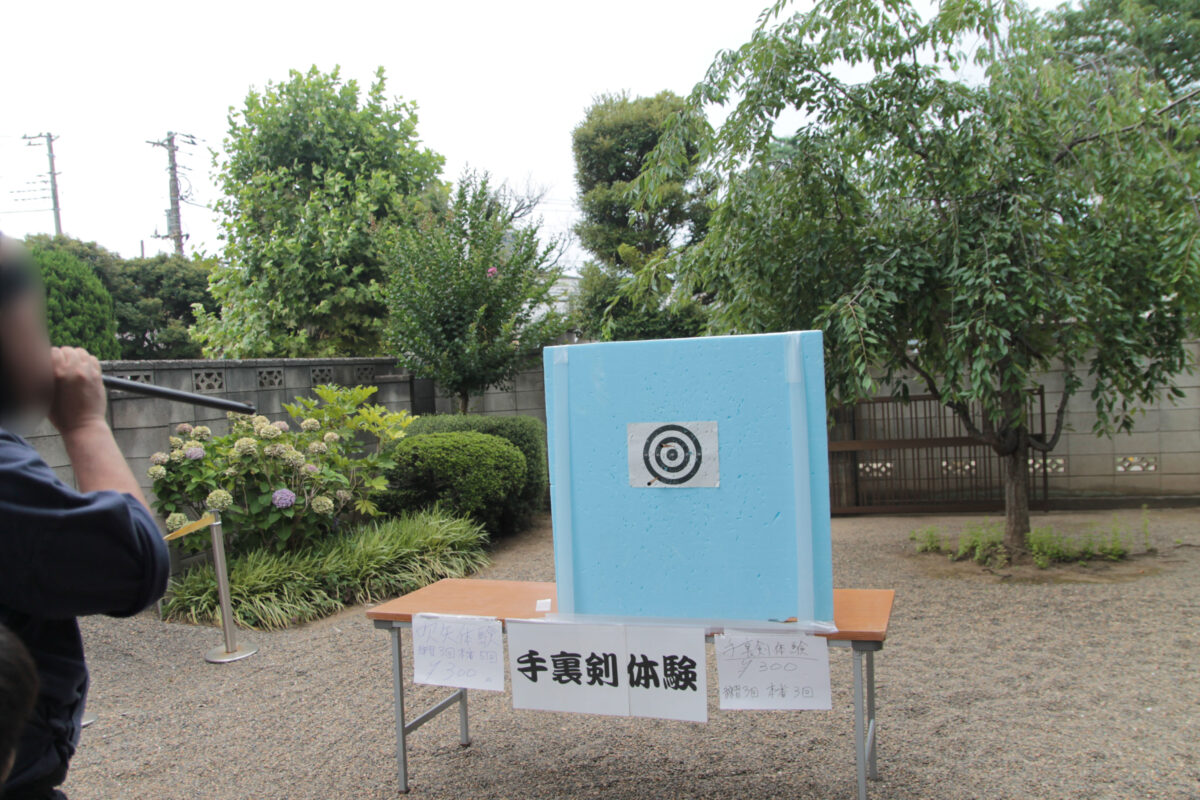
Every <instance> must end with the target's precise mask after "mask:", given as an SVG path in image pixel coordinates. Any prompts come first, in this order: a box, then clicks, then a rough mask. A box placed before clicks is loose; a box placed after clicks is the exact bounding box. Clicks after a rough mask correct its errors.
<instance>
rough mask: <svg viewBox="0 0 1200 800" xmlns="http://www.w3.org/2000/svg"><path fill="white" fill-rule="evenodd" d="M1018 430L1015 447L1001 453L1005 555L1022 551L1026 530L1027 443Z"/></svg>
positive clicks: (1027, 519) (1023, 435) (1027, 513)
mask: <svg viewBox="0 0 1200 800" xmlns="http://www.w3.org/2000/svg"><path fill="white" fill-rule="evenodd" d="M1027 442H1028V435H1027V434H1026V433H1025V432H1024V431H1022V433H1021V436H1020V441H1019V444H1018V445H1017V447H1016V449H1015V450H1014V451H1013V452H1011V453H1009V454H1007V455H1004V456H1001V461H1002V462H1003V463H1004V547H1005V549H1006V550H1008V555H1009V558H1015V557H1016V556H1018V555H1019V554H1021V553H1023V552H1025V551H1026V549H1027V548H1026V542H1025V537H1026V534H1028V533H1029V445H1028V444H1027Z"/></svg>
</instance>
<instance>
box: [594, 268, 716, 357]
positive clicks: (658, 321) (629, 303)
mask: <svg viewBox="0 0 1200 800" xmlns="http://www.w3.org/2000/svg"><path fill="white" fill-rule="evenodd" d="M623 281H624V278H622V276H621V275H620V273H618V272H617V271H616V270H613V269H606V268H605V267H602V266H600V265H599V264H597V263H595V262H589V263H587V264H585V265H584V266H583V269H581V270H580V271H579V290H578V291H577V292H576V293H575V295H574V296H573V297H572V298H571V319H572V323H573V324H574V325H575V327H576V328H578V329H579V332H580V333H581V334H582V335H583V336H584V337H585V338H587V339H597V340H602V341H611V342H623V341H631V340H639V339H680V338H686V337H690V336H700V335H702V334H703V333H704V331H705V328H706V327H707V324H708V321H707V317H706V316H705V313H704V309H703V308H702V307H701V306H700V304H699V303H697V302H695V301H692V300H690V299H687V298H684V299H681V300H679V301H678V302H677V303H674V304H669V305H664V304H663V303H661V302H658V301H657V300H656V299H654V298H652V299H651V300H650V301H649V302H644V301H640V300H635V299H634V298H632V297H630V296H629V294H628V293H626V292H623V291H622V284H623Z"/></svg>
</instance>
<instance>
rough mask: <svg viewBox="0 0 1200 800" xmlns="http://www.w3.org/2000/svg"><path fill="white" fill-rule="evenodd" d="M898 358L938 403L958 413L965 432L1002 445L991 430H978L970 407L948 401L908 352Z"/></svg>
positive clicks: (984, 440)
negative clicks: (923, 384)
mask: <svg viewBox="0 0 1200 800" xmlns="http://www.w3.org/2000/svg"><path fill="white" fill-rule="evenodd" d="M900 360H901V361H902V362H903V363H904V364H905V366H907V367H908V368H909V369H911V370H912V371H913V372H915V373H917V374H918V375H920V376H921V380H923V381H925V386H926V387H927V388H928V389H929V393H930V394H932V395H933V396H934V398H936V399H937V401H938V402H939V403H941V404H942V405H944V406H945V407H946V408H948V409H950V410H951V411H953V412H954V413H955V414H957V415H958V418H959V419H960V420H962V423H963V426H964V427H966V429H967V433H969V434H971V436H972V437H973V438H975V439H978V440H979V441H981V442H983V443H984V444H986V445H990V446H991V447H1002V446H1003V445H1004V442H1003V441H1002V440H1001V439H1000V437H999V436H997V435H996V434H995V433H994V432H991V431H990V430H989V431H986V432H985V431H981V430H979V427H978V426H977V425H976V424H975V421H974V420H972V419H971V409H970V408H969V407H968V406H967V404H966V403H963V402H961V401H956V402H948V401H947V400H946V398H945V396H944V395H943V394H942V392H941V391H940V390H939V389H938V387H937V382H936V381H935V380H934V379H933V376H932V375H930V374H929V372H927V371H926V370H924V369H922V368H921V366H920V365H919V364H917V362H916V361H914V360H913V359H911V358H910V357H909V355H908V353H902V354H901V356H900ZM989 427H990V426H989Z"/></svg>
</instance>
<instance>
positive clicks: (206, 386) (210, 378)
mask: <svg viewBox="0 0 1200 800" xmlns="http://www.w3.org/2000/svg"><path fill="white" fill-rule="evenodd" d="M192 391H196V392H223V391H225V370H196V371H195V372H193V373H192Z"/></svg>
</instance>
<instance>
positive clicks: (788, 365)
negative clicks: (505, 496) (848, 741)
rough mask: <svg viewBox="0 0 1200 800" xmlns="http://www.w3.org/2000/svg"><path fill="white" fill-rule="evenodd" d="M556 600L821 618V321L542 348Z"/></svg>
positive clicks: (825, 616)
mask: <svg viewBox="0 0 1200 800" xmlns="http://www.w3.org/2000/svg"><path fill="white" fill-rule="evenodd" d="M544 368H545V377H546V420H547V429H548V434H549V454H550V495H551V506H552V516H553V523H554V560H555V579H556V581H557V583H558V607H559V611H560V613H562V614H564V615H571V614H590V615H600V616H629V617H655V618H671V619H697V620H760V621H765V620H785V619H792V618H795V619H797V620H800V621H802V622H815V623H818V624H820V625H825V626H831V625H832V620H833V564H832V551H831V547H830V539H829V534H830V525H829V457H828V441H827V434H826V416H825V377H824V374H825V369H824V358H823V353H822V343H821V333H820V332H819V331H801V332H794V333H778V334H761V335H750V336H712V337H702V338H696V339H671V340H661V341H643V342H613V343H601V344H581V345H564V346H560V347H549V348H546V350H545V352H544Z"/></svg>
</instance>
